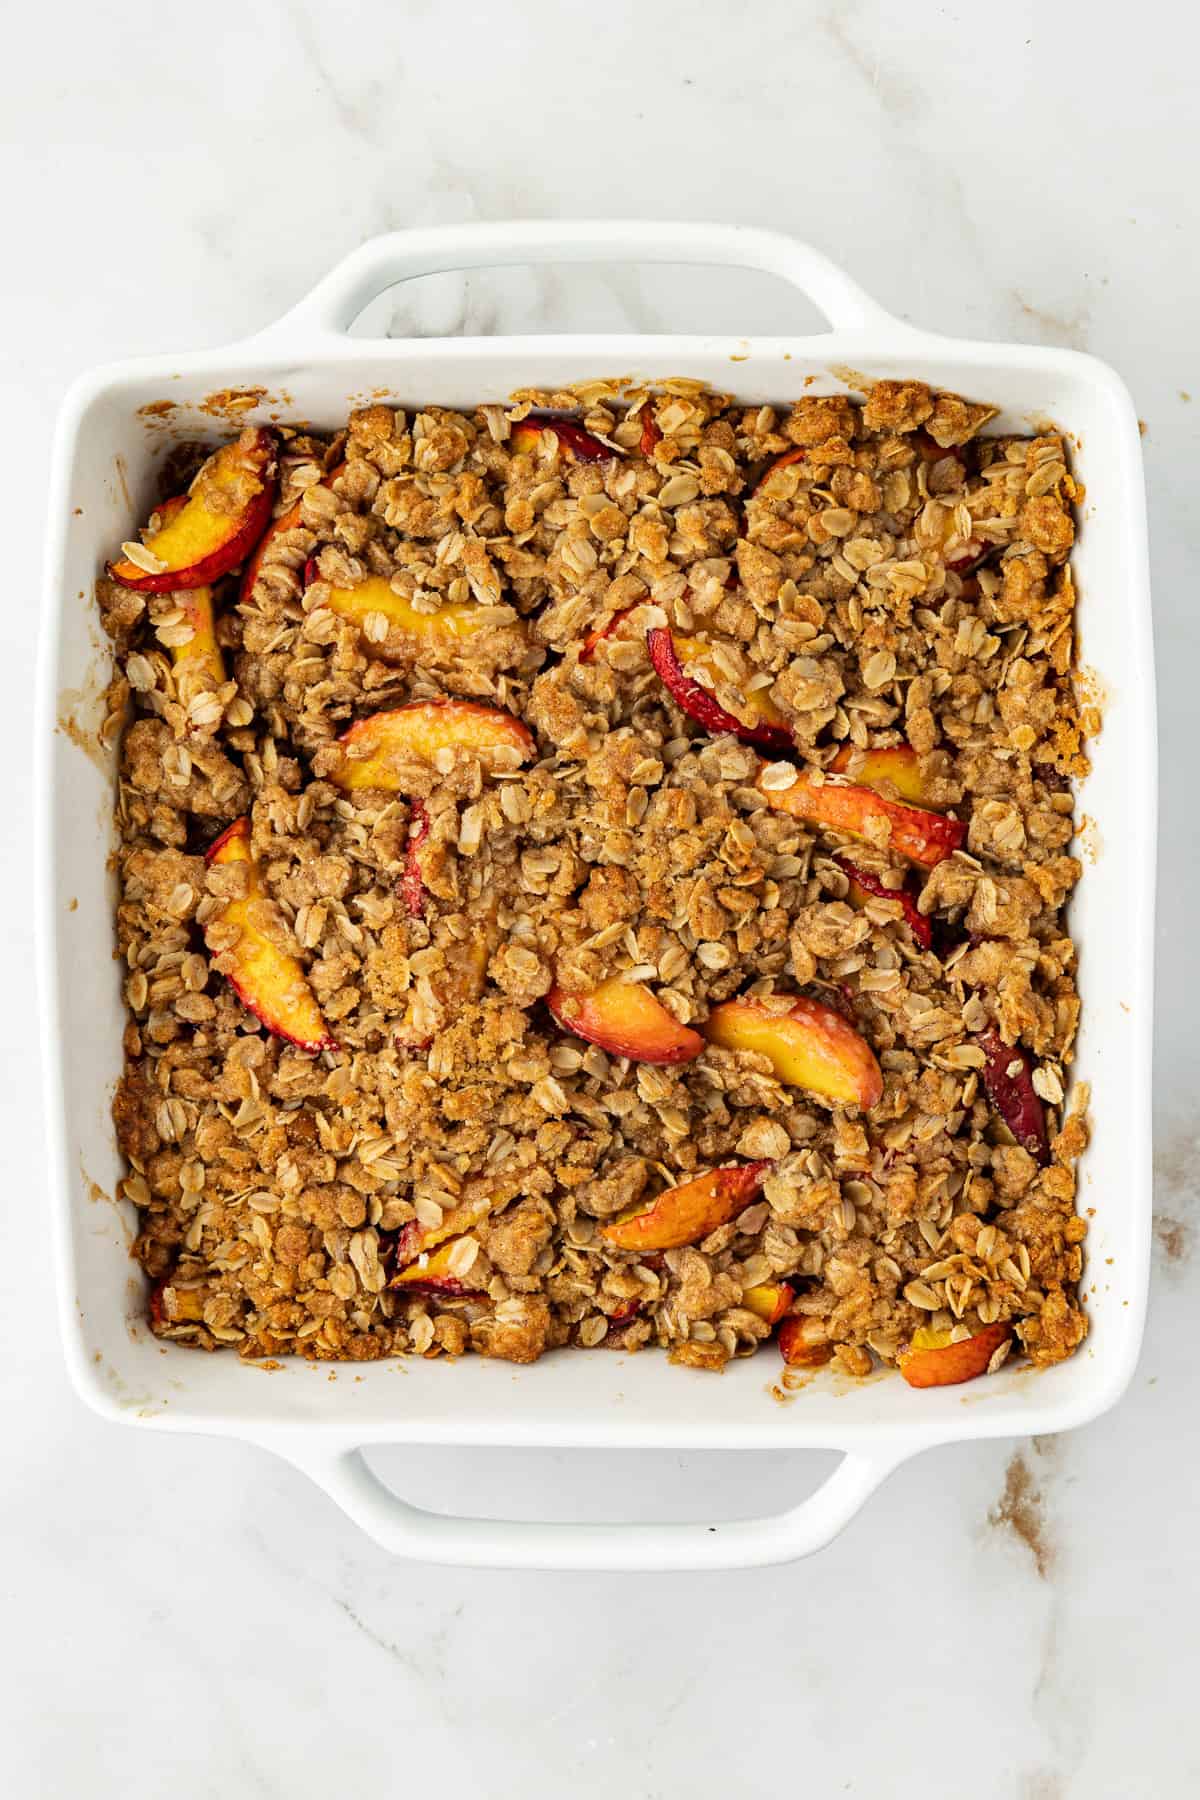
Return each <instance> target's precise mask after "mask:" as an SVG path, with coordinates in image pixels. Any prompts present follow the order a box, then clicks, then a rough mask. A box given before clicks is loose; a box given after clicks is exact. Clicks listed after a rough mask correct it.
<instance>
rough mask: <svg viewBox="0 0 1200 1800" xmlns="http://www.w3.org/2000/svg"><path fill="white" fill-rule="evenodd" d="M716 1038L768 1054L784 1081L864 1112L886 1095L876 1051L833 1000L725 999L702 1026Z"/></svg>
mask: <svg viewBox="0 0 1200 1800" xmlns="http://www.w3.org/2000/svg"><path fill="white" fill-rule="evenodd" d="M701 1030H702V1031H703V1033H704V1036H705V1037H706V1038H707V1040H708V1042H709V1043H710V1044H717V1045H719V1046H720V1047H721V1048H722V1049H724V1050H751V1051H753V1052H755V1054H757V1055H758V1056H765V1057H766V1058H767V1060H768V1061H769V1062H770V1064H771V1066H772V1068H773V1069H774V1071H775V1075H776V1077H777V1079H778V1080H779V1081H782V1082H784V1083H786V1084H787V1085H788V1086H789V1087H800V1088H805V1089H807V1091H808V1092H809V1093H812V1094H821V1095H823V1096H824V1097H825V1099H826V1100H830V1101H832V1102H833V1104H834V1105H835V1106H858V1107H861V1108H862V1109H863V1111H864V1112H867V1111H869V1110H870V1108H871V1107H872V1106H877V1105H878V1103H879V1101H880V1099H881V1098H882V1096H883V1076H882V1075H881V1074H880V1072H879V1064H878V1063H877V1062H876V1060H875V1053H874V1051H873V1050H872V1049H871V1046H870V1045H869V1044H868V1043H867V1041H866V1039H865V1038H864V1037H862V1036H861V1035H860V1034H859V1033H858V1032H857V1031H855V1029H854V1027H853V1025H851V1024H849V1023H848V1022H847V1020H845V1019H844V1018H843V1017H842V1015H841V1013H839V1012H835V1011H834V1010H833V1008H832V1007H831V1006H823V1005H822V1004H821V1002H820V1001H819V1000H809V999H807V998H806V997H805V996H804V995H797V996H796V997H795V998H794V999H792V1000H791V1001H790V1004H789V1005H788V1007H787V1008H786V1009H780V1010H778V1011H775V1010H773V1009H772V1008H771V1007H770V1006H768V1005H765V1004H764V1003H763V1002H762V1001H761V1000H724V1001H722V1003H721V1004H720V1005H719V1006H714V1007H713V1009H712V1011H711V1012H710V1013H709V1015H708V1017H707V1019H706V1020H705V1021H704V1024H703V1025H702V1026H701Z"/></svg>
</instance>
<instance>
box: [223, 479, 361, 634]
mask: <svg viewBox="0 0 1200 1800" xmlns="http://www.w3.org/2000/svg"><path fill="white" fill-rule="evenodd" d="M345 466H346V465H345V463H344V462H340V463H338V464H337V466H336V467H335V468H332V469H330V471H329V473H328V474H327V475H324V476H322V478H321V480H320V481H319V482H318V483H317V486H318V487H328V486H329V485H330V483H331V482H333V481H336V479H337V477H338V476H339V475H340V474H341V472H342V470H343V469H344V468H345ZM302 505H303V495H301V497H300V499H299V500H297V501H296V503H295V504H294V505H293V506H289V507H288V509H287V511H286V512H285V513H280V515H279V517H278V518H277V519H272V520H271V523H270V524H269V525H268V526H267V529H266V530H265V531H264V532H263V535H262V536H261V537H260V538H259V540H258V544H257V545H256V547H255V551H254V555H253V556H252V557H251V558H250V561H249V562H248V563H247V564H246V567H245V568H244V569H243V571H242V580H241V586H240V588H239V589H238V600H239V602H240V604H241V605H242V606H245V605H246V604H247V603H248V602H249V600H250V597H251V595H252V594H253V592H254V583H255V582H256V581H257V580H258V571H259V570H260V569H261V567H262V564H263V558H264V557H265V556H266V553H267V551H268V550H269V549H270V547H271V545H272V544H273V543H274V541H275V539H276V538H277V537H279V536H281V535H282V533H283V532H285V531H294V530H295V529H296V527H297V526H298V525H300V524H302V523H303V519H302V517H301V512H300V509H301V506H302Z"/></svg>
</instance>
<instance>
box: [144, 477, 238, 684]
mask: <svg viewBox="0 0 1200 1800" xmlns="http://www.w3.org/2000/svg"><path fill="white" fill-rule="evenodd" d="M186 505H187V497H186V495H183V494H177V495H176V497H175V498H174V499H173V500H167V501H165V502H164V503H163V505H162V506H161V507H160V508H159V510H158V518H159V519H160V520H163V521H168V522H169V520H170V519H171V518H173V517H174V516H175V514H176V513H178V512H180V511H181V510H182V509H183V507H185V506H186ZM176 599H177V604H178V606H179V610H180V611H181V612H182V614H183V616H184V619H185V620H186V622H187V623H188V624H189V625H190V626H191V628H192V635H191V637H190V638H189V639H188V640H187V642H186V644H172V645H171V660H172V662H173V663H174V664H175V667H176V668H177V669H180V668H186V669H187V670H188V671H189V673H197V674H202V675H205V676H207V677H208V679H209V680H210V681H211V682H212V683H213V685H214V686H216V687H220V685H221V683H222V682H223V681H224V680H225V679H226V675H225V658H224V657H223V656H222V654H221V646H220V645H219V644H218V642H217V616H216V609H215V607H214V605H213V591H212V589H211V588H210V587H197V588H184V589H183V590H181V592H180V593H179V594H178V595H177V596H176Z"/></svg>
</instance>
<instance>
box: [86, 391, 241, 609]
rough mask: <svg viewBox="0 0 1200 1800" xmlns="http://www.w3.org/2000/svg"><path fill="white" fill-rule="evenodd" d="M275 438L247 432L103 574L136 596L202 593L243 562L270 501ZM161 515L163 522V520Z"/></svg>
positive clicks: (205, 467) (210, 462) (211, 462)
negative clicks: (196, 590) (192, 590)
mask: <svg viewBox="0 0 1200 1800" xmlns="http://www.w3.org/2000/svg"><path fill="white" fill-rule="evenodd" d="M275 448H276V441H275V433H274V432H273V431H268V430H267V429H266V428H265V427H263V426H251V427H249V428H248V429H247V430H245V431H243V432H242V435H241V436H240V437H239V438H238V439H237V440H236V441H235V442H234V443H232V444H225V445H223V446H222V448H221V449H220V450H218V451H216V453H215V454H214V455H212V456H210V457H209V459H208V461H207V462H206V463H205V464H204V465H203V467H202V468H201V470H200V473H199V474H198V475H197V476H196V479H195V481H193V483H192V485H191V488H190V489H189V491H188V493H187V495H186V496H180V499H181V500H182V504H181V505H179V506H170V507H169V508H162V509H160V511H159V513H158V515H157V526H155V524H154V522H153V521H152V523H151V526H150V528H149V529H148V530H147V532H146V535H145V537H144V539H143V541H142V542H141V543H137V544H135V543H129V544H122V546H121V555H120V557H119V558H118V560H117V561H116V562H113V563H109V565H108V572H109V574H110V575H111V576H112V577H113V579H114V580H115V581H119V582H120V583H121V585H122V587H127V588H133V589H134V591H135V592H136V593H139V594H170V593H175V592H176V591H177V590H179V589H181V588H198V587H207V586H209V585H210V584H211V583H212V582H214V581H217V580H219V579H220V577H221V576H222V575H227V574H228V573H229V571H230V569H233V568H236V567H237V565H238V563H240V562H243V561H244V560H245V558H246V557H247V556H249V554H250V552H251V551H252V550H253V548H254V546H255V544H256V543H257V542H258V540H259V538H260V537H261V535H262V533H263V531H264V529H265V527H266V525H267V522H268V520H269V519H270V517H271V507H272V505H273V503H274V499H275V486H276V476H275ZM164 515H165V516H164Z"/></svg>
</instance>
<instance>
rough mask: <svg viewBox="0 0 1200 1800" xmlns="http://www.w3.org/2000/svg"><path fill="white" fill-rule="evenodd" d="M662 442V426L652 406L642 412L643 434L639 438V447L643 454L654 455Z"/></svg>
mask: <svg viewBox="0 0 1200 1800" xmlns="http://www.w3.org/2000/svg"><path fill="white" fill-rule="evenodd" d="M661 443H662V428H661V426H660V425H659V423H658V420H657V419H656V418H655V416H654V414H653V412H652V411H651V409H650V407H649V406H647V407H645V408H644V410H643V412H642V435H641V437H640V438H639V439H638V449H639V450H640V451H641V453H642V455H643V456H653V455H654V452H655V451H656V450H657V449H658V446H659V445H660V444H661Z"/></svg>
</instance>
